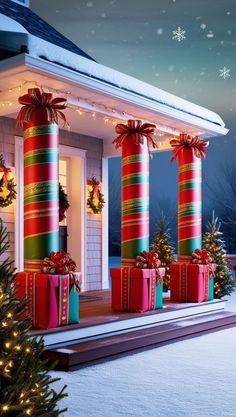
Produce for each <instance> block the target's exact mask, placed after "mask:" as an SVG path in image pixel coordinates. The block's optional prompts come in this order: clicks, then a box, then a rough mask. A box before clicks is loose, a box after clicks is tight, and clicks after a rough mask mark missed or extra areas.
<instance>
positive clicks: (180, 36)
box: [172, 26, 186, 42]
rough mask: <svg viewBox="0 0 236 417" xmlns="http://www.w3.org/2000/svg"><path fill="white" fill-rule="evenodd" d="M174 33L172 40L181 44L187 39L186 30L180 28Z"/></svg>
mask: <svg viewBox="0 0 236 417" xmlns="http://www.w3.org/2000/svg"><path fill="white" fill-rule="evenodd" d="M172 33H173V36H172V39H174V40H176V41H178V42H181V41H183V40H184V39H186V36H185V33H186V30H184V29H181V27H180V26H179V27H178V28H177V29H176V30H173V31H172Z"/></svg>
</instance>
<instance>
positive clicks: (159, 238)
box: [151, 213, 174, 291]
mask: <svg viewBox="0 0 236 417" xmlns="http://www.w3.org/2000/svg"><path fill="white" fill-rule="evenodd" d="M151 249H152V250H154V251H155V252H156V253H157V254H158V258H159V259H160V261H161V265H160V266H161V267H163V268H166V272H165V276H164V279H163V290H164V291H168V288H169V286H170V264H172V263H173V262H174V246H173V242H172V239H171V235H170V228H169V222H168V220H167V219H166V217H165V216H164V214H163V213H162V214H161V217H160V220H159V221H158V222H157V225H156V231H155V235H154V239H153V243H152V244H151Z"/></svg>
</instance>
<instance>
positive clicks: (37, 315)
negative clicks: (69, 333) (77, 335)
mask: <svg viewBox="0 0 236 417" xmlns="http://www.w3.org/2000/svg"><path fill="white" fill-rule="evenodd" d="M74 274H75V275H76V276H77V277H79V276H80V273H74ZM25 295H26V296H27V298H28V302H27V308H26V312H25V313H24V314H25V315H26V314H27V315H29V316H30V318H31V323H32V326H33V327H36V328H40V329H51V328H55V327H57V326H58V325H59V326H64V325H67V324H68V323H78V322H79V293H78V292H77V291H75V289H74V287H73V286H72V288H71V289H70V276H69V274H67V275H53V274H43V273H31V272H19V273H18V274H16V296H17V297H18V298H23V297H24V296H25Z"/></svg>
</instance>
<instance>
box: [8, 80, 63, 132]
mask: <svg viewBox="0 0 236 417" xmlns="http://www.w3.org/2000/svg"><path fill="white" fill-rule="evenodd" d="M19 103H20V104H23V107H22V108H21V109H20V111H19V114H18V116H17V119H16V125H17V126H23V123H27V122H28V121H29V119H30V116H31V113H32V111H33V110H34V109H35V108H37V107H38V108H41V109H42V108H43V109H44V111H45V114H46V117H47V120H48V122H52V123H57V124H58V118H60V119H62V121H63V122H64V124H63V126H65V125H67V126H68V123H67V120H66V117H65V115H64V113H63V112H62V111H61V110H64V109H65V108H66V105H67V101H66V99H64V98H61V97H56V98H54V99H53V98H52V94H51V93H43V92H41V91H40V89H39V88H29V89H28V94H25V95H24V96H21V97H19Z"/></svg>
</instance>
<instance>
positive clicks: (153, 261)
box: [135, 250, 161, 269]
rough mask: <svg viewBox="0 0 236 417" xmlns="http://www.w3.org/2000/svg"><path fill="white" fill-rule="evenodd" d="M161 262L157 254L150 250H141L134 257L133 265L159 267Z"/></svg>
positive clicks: (150, 267)
mask: <svg viewBox="0 0 236 417" xmlns="http://www.w3.org/2000/svg"><path fill="white" fill-rule="evenodd" d="M160 264H161V261H160V259H158V254H157V253H156V252H154V251H153V250H151V251H150V252H147V251H145V250H144V251H143V252H142V253H140V255H138V256H137V257H136V263H135V266H136V267H137V268H144V269H145V268H148V269H156V268H159V266H160Z"/></svg>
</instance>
